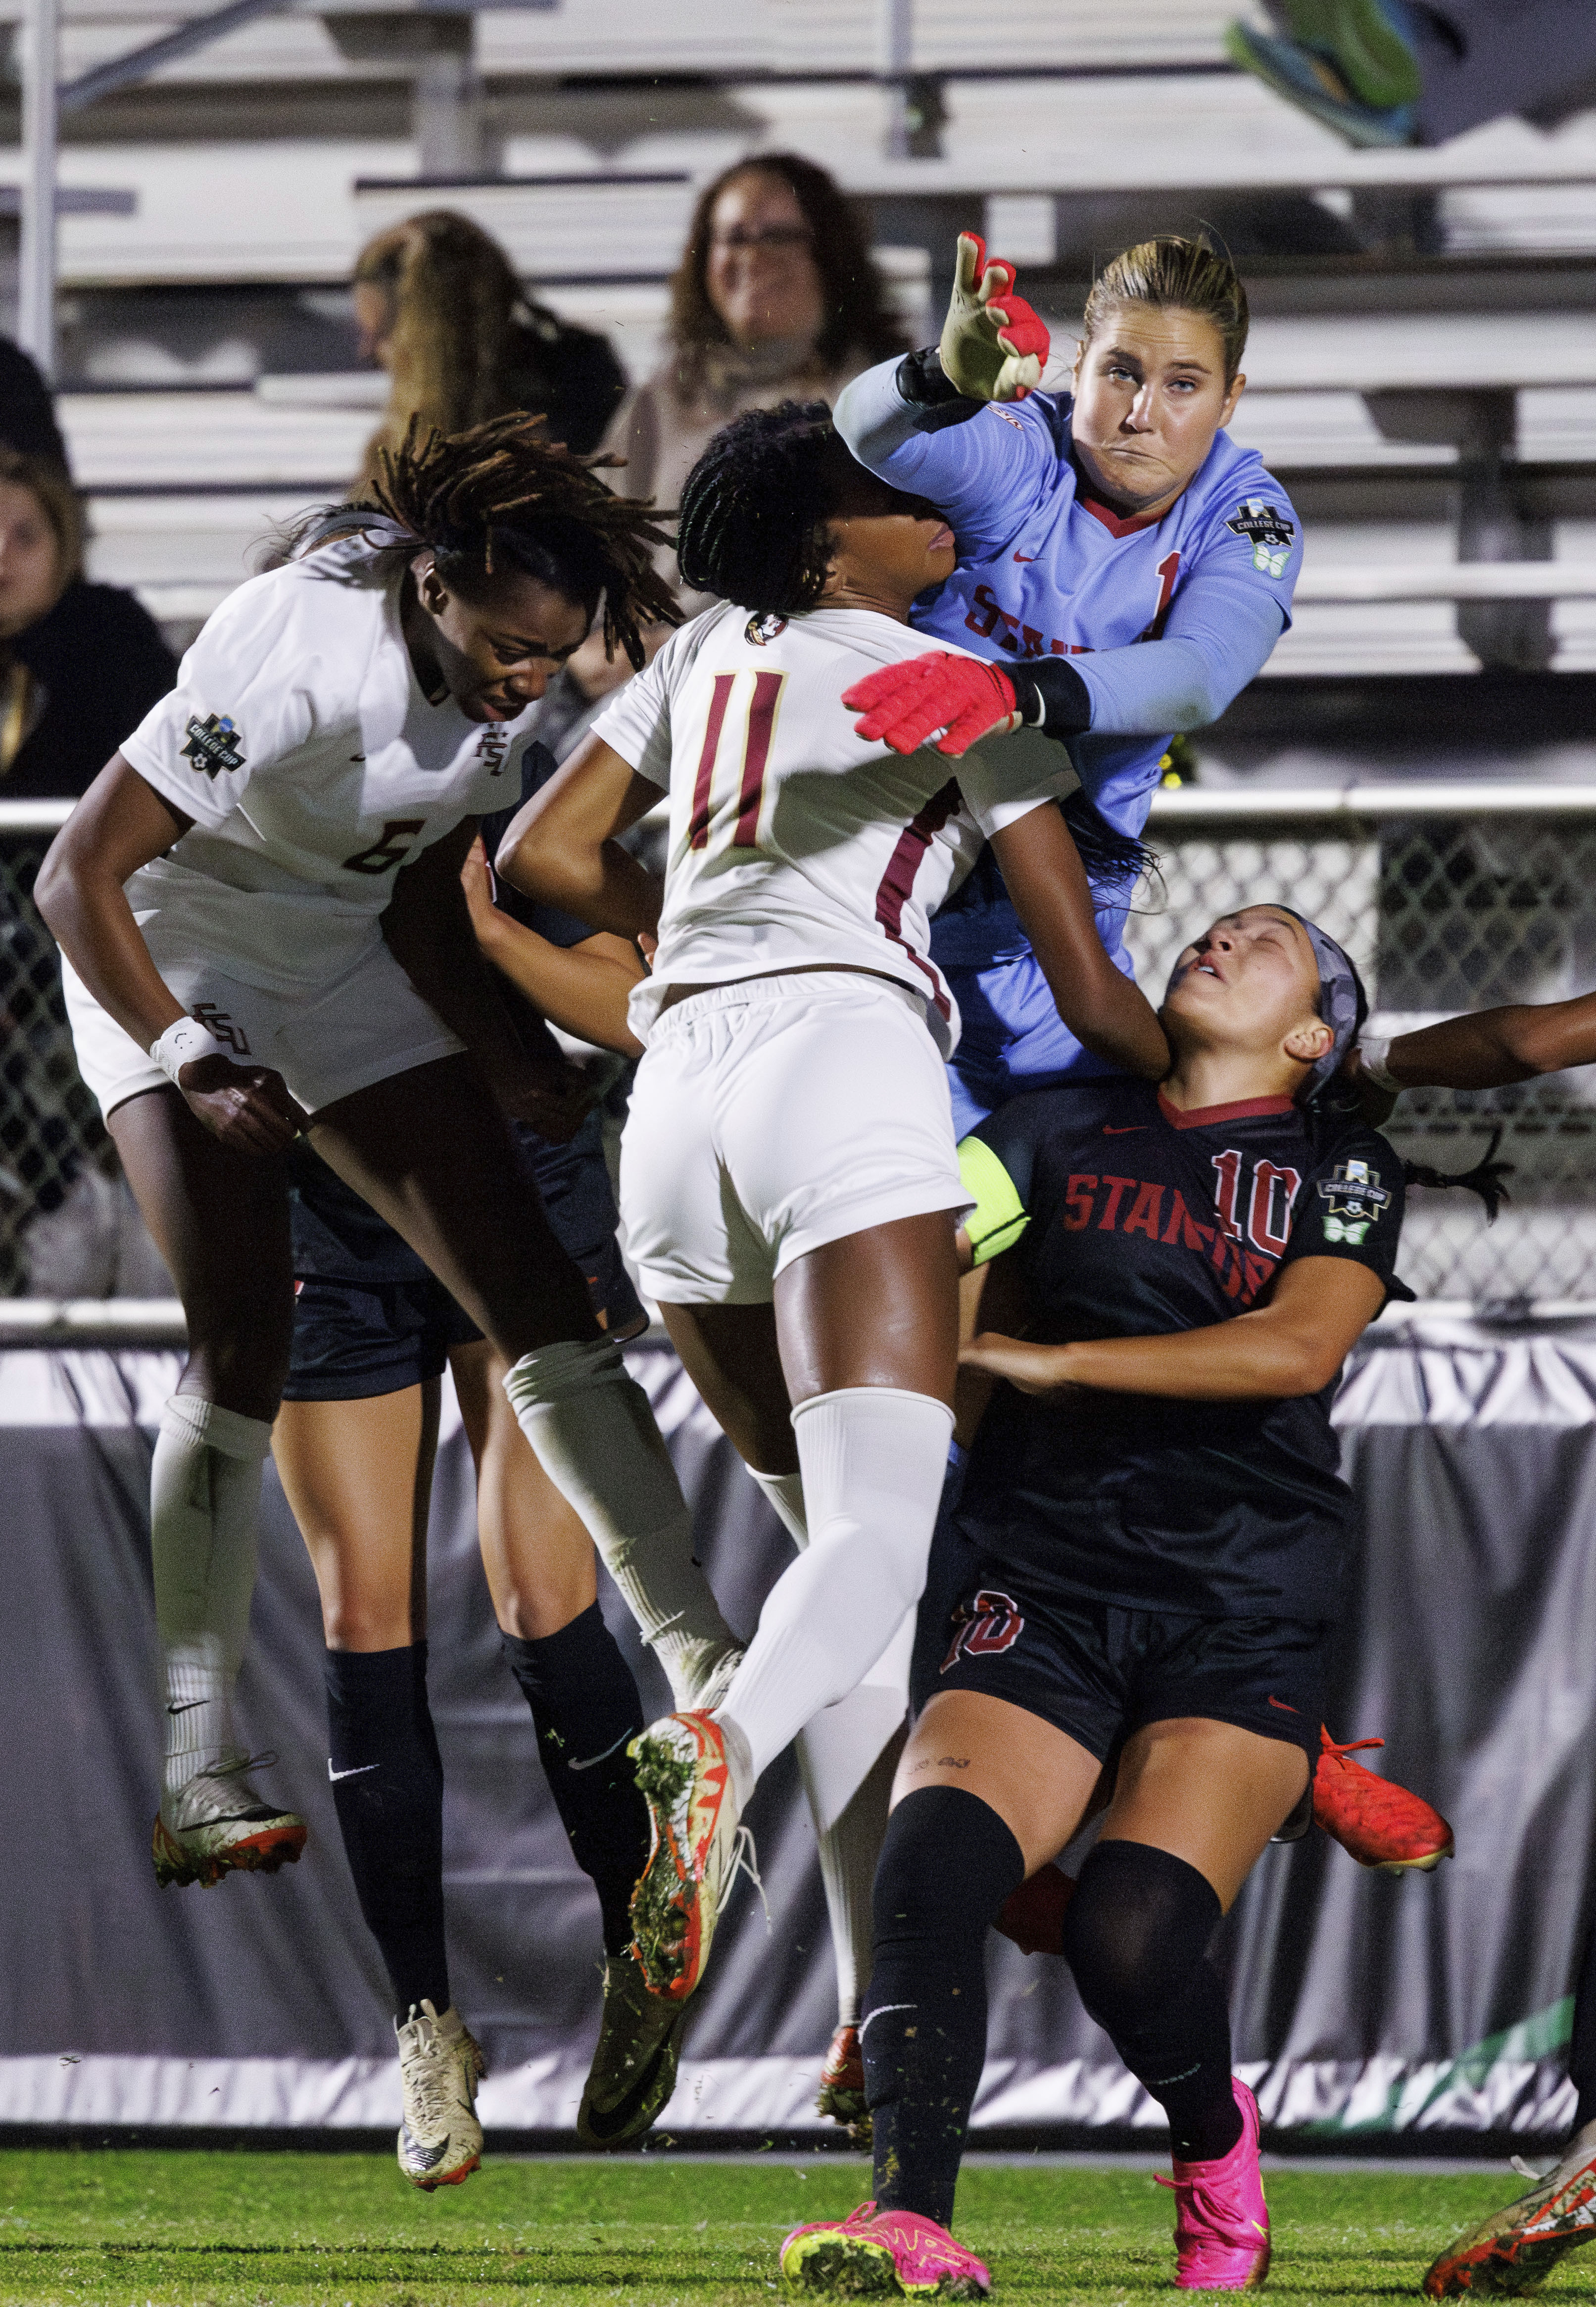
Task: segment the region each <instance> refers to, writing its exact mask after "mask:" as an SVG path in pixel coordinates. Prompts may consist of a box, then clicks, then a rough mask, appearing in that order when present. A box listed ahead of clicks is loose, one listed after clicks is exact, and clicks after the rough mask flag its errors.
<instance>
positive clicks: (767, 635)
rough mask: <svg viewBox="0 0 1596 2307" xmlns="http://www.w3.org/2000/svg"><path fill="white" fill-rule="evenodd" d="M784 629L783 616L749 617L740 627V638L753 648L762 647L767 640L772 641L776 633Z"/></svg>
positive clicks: (784, 620) (785, 627) (785, 626)
mask: <svg viewBox="0 0 1596 2307" xmlns="http://www.w3.org/2000/svg"><path fill="white" fill-rule="evenodd" d="M786 629H787V621H786V619H785V617H750V619H749V621H748V622H747V624H745V625H744V626H743V628H742V638H743V639H744V640H745V641H747V642H749V643H750V644H751V646H752V647H753V648H764V646H765V644H766V642H767V641H773V640H774V639H776V637H777V633H785V631H786Z"/></svg>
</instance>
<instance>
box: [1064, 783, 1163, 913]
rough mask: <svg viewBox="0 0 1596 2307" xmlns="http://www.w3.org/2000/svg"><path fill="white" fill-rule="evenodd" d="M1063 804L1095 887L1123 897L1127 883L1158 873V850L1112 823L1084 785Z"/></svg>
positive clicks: (1087, 873)
mask: <svg viewBox="0 0 1596 2307" xmlns="http://www.w3.org/2000/svg"><path fill="white" fill-rule="evenodd" d="M1059 806H1060V810H1061V811H1062V813H1063V818H1064V822H1065V824H1066V825H1067V826H1068V828H1069V834H1070V838H1071V840H1072V841H1073V842H1074V843H1075V845H1076V848H1077V850H1078V851H1079V853H1080V861H1081V863H1082V864H1083V865H1084V866H1085V870H1086V879H1088V880H1089V881H1090V882H1091V883H1092V885H1093V887H1094V888H1101V889H1102V890H1103V892H1104V893H1105V894H1107V893H1109V892H1113V893H1114V896H1115V897H1116V898H1119V897H1120V896H1123V895H1124V894H1125V890H1124V885H1125V884H1126V883H1127V882H1128V883H1130V884H1132V885H1133V886H1134V884H1135V883H1137V881H1139V880H1140V879H1141V878H1142V876H1143V874H1144V873H1146V874H1149V875H1156V874H1157V873H1158V870H1159V857H1158V852H1157V850H1156V849H1153V848H1149V846H1148V845H1147V844H1146V842H1145V841H1138V840H1137V837H1136V836H1135V834H1134V833H1121V832H1120V830H1119V828H1117V827H1116V826H1112V825H1111V824H1110V823H1109V821H1108V819H1107V818H1106V817H1104V815H1103V811H1102V810H1100V809H1099V808H1098V807H1097V806H1096V804H1095V803H1094V802H1093V800H1092V798H1091V796H1090V794H1088V793H1086V792H1085V788H1084V787H1079V786H1077V789H1076V791H1075V792H1074V793H1069V794H1068V795H1067V796H1066V797H1065V799H1064V800H1063V801H1062V802H1060V804H1059Z"/></svg>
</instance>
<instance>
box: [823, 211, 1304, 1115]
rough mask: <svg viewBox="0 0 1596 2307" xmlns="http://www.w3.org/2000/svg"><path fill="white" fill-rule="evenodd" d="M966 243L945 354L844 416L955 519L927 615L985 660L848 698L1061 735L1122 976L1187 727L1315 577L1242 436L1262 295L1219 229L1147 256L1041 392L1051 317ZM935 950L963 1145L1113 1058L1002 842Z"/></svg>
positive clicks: (950, 914) (968, 887)
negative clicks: (1100, 1047) (1252, 305)
mask: <svg viewBox="0 0 1596 2307" xmlns="http://www.w3.org/2000/svg"><path fill="white" fill-rule="evenodd" d="M958 256H959V261H958V276H957V283H956V286H955V289H954V295H953V301H952V304H951V305H950V306H949V309H948V321H947V324H946V326H945V327H944V329H943V331H942V338H941V342H940V346H933V347H930V348H928V349H927V350H925V351H923V352H918V353H910V354H908V355H907V356H905V358H904V359H902V360H899V361H885V362H883V363H881V364H880V366H879V367H876V368H872V369H870V370H867V371H866V372H865V373H864V374H863V375H862V376H861V377H859V378H857V379H855V381H854V382H853V383H852V384H850V385H849V386H848V387H847V388H846V389H845V391H844V392H843V394H842V396H841V398H840V399H839V400H838V403H837V429H838V431H839V432H840V433H842V435H843V437H844V439H845V441H846V442H847V444H848V446H849V448H850V449H851V450H853V452H854V456H855V457H856V458H858V459H859V460H860V461H861V463H862V464H864V465H867V466H869V467H870V468H871V471H873V472H876V473H879V474H880V476H882V478H883V479H887V480H889V481H891V482H892V483H893V484H894V485H896V486H897V487H898V488H901V489H904V490H907V491H911V492H913V493H915V494H917V495H920V496H923V497H927V498H929V499H930V500H931V502H933V503H934V504H935V505H937V506H938V507H939V509H940V510H942V511H943V512H945V513H946V514H947V516H948V519H949V521H950V522H951V523H952V525H953V527H954V531H955V534H956V536H957V540H958V550H959V558H958V562H957V567H956V568H955V570H954V572H953V575H952V576H951V577H950V578H949V579H948V580H947V582H946V583H945V584H944V585H942V586H941V587H940V588H939V589H938V591H936V592H935V593H934V594H931V595H927V596H922V600H921V601H920V602H919V603H918V604H917V605H916V607H915V610H914V623H915V625H916V626H917V627H918V628H919V629H920V630H922V631H923V632H924V634H925V635H926V638H927V640H928V642H929V643H931V644H933V645H934V642H935V640H936V639H937V638H938V637H939V636H940V637H943V638H945V639H947V640H948V642H950V643H953V644H956V645H957V648H960V649H963V650H974V652H975V653H976V655H977V656H980V657H982V658H985V659H988V660H990V662H989V663H987V664H983V665H971V664H970V663H969V662H968V660H967V659H963V660H961V659H960V658H958V657H955V656H948V655H944V654H942V653H941V652H939V651H936V650H935V649H934V646H933V648H931V650H929V651H928V654H927V655H926V656H924V657H922V658H920V659H915V660H911V661H910V662H909V663H907V664H905V665H900V666H895V667H891V668H888V669H886V670H884V671H883V672H882V673H880V674H878V675H877V676H875V678H874V680H873V681H872V682H869V683H866V684H863V685H862V690H869V692H870V693H869V695H868V696H866V695H864V694H863V693H862V690H855V691H850V692H849V699H848V701H849V702H850V703H851V704H852V703H858V704H860V705H862V706H863V707H864V708H867V709H868V714H869V720H868V727H867V729H866V733H868V734H870V735H871V736H875V737H884V738H886V740H887V742H888V743H890V744H893V745H896V746H898V747H899V748H900V750H905V751H907V750H913V747H914V745H915V744H918V743H921V742H923V741H924V739H925V738H926V737H927V736H928V735H930V734H931V733H932V732H933V731H935V730H938V729H946V730H947V732H948V733H947V734H946V735H945V736H944V737H943V739H942V741H941V745H942V750H944V751H946V752H948V753H949V754H957V753H958V752H962V751H963V750H965V748H966V747H967V746H968V745H969V744H971V743H973V742H974V739H975V737H976V736H977V735H978V734H981V733H983V732H985V731H987V730H989V729H991V728H993V727H994V726H998V725H1003V724H1005V723H1007V724H1008V725H1009V726H1018V725H1021V724H1022V723H1025V724H1030V725H1039V726H1042V727H1043V728H1045V729H1046V731H1047V733H1048V734H1049V735H1050V736H1053V737H1056V738H1058V739H1059V740H1060V741H1061V742H1063V743H1064V744H1066V745H1067V746H1068V749H1069V753H1070V756H1071V759H1073V761H1074V763H1075V766H1076V769H1077V774H1078V776H1079V778H1080V783H1081V792H1080V794H1079V795H1076V796H1072V797H1071V800H1070V801H1069V802H1068V803H1067V804H1066V815H1067V817H1068V819H1069V820H1070V825H1071V829H1072V831H1074V833H1075V835H1076V839H1077V845H1079V847H1080V849H1081V852H1082V854H1083V856H1084V857H1085V862H1086V865H1087V869H1088V871H1089V873H1090V874H1091V878H1092V882H1093V888H1094V894H1095V895H1096V897H1097V900H1098V909H1099V910H1098V926H1099V928H1100V930H1101V931H1102V935H1103V943H1104V945H1105V946H1106V947H1107V948H1108V949H1109V951H1110V953H1111V955H1112V956H1114V958H1115V960H1116V961H1117V962H1118V964H1119V965H1120V968H1121V969H1122V970H1124V972H1125V973H1126V974H1127V975H1131V974H1132V973H1133V972H1132V968H1131V963H1130V957H1129V956H1128V953H1127V952H1126V950H1125V943H1124V926H1125V920H1126V914H1127V911H1128V905H1129V900H1130V896H1131V893H1132V890H1133V888H1134V884H1135V879H1136V874H1137V870H1138V865H1139V859H1140V850H1139V840H1140V836H1141V833H1142V829H1143V828H1144V827H1145V825H1146V820H1147V810H1148V806H1149V804H1150V802H1151V800H1152V796H1153V793H1154V788H1155V786H1156V785H1157V784H1158V781H1159V776H1160V774H1161V771H1160V763H1161V761H1162V759H1163V754H1164V752H1165V750H1166V749H1167V747H1168V745H1169V742H1170V739H1171V735H1173V734H1174V733H1176V732H1177V731H1181V730H1187V729H1196V728H1200V727H1202V726H1203V725H1205V724H1206V723H1207V722H1210V721H1213V720H1214V719H1216V718H1217V716H1219V715H1220V714H1221V713H1223V711H1224V709H1225V708H1226V706H1227V705H1229V703H1230V702H1231V699H1232V698H1233V697H1235V696H1236V695H1237V694H1238V693H1239V692H1240V690H1242V689H1244V688H1245V687H1246V685H1247V683H1248V682H1249V681H1250V680H1251V679H1252V677H1253V675H1254V674H1255V673H1257V671H1258V670H1259V668H1260V667H1261V666H1262V665H1263V664H1264V663H1265V661H1266V658H1267V657H1268V655H1269V652H1270V651H1271V649H1272V648H1274V644H1275V642H1276V641H1277V640H1278V639H1279V638H1280V636H1281V634H1282V633H1283V631H1284V630H1285V627H1286V625H1287V623H1288V622H1290V616H1291V593H1292V590H1293V587H1294V586H1295V584H1296V579H1297V573H1298V570H1299V569H1300V566H1301V540H1300V534H1299V528H1298V523H1297V519H1296V515H1295V513H1294V512H1293V511H1292V509H1291V502H1290V501H1289V499H1288V498H1287V497H1286V495H1285V493H1284V492H1283V489H1282V488H1281V486H1280V485H1279V483H1278V482H1277V481H1275V480H1274V479H1273V478H1272V477H1271V476H1270V475H1269V473H1268V471H1267V470H1266V467H1265V466H1264V464H1263V462H1262V460H1261V459H1259V458H1258V457H1257V455H1256V454H1255V453H1254V452H1253V451H1252V450H1248V449H1242V448H1239V447H1238V446H1237V444H1236V443H1235V442H1233V441H1231V439H1230V437H1229V435H1228V434H1227V433H1225V431H1224V429H1223V428H1224V426H1225V425H1226V424H1227V423H1228V422H1229V420H1230V418H1231V415H1232V414H1233V413H1234V410H1235V407H1236V403H1237V400H1238V399H1239V398H1240V392H1241V389H1242V386H1243V384H1244V383H1245V382H1246V380H1245V378H1244V377H1243V376H1242V375H1241V373H1240V362H1241V355H1242V351H1243V348H1244V347H1245V345H1246V341H1247V326H1248V315H1247V297H1246V292H1245V291H1244V289H1243V288H1242V286H1241V283H1240V280H1239V279H1238V278H1237V276H1236V273H1235V271H1234V270H1233V269H1232V267H1231V264H1230V262H1228V260H1227V259H1225V258H1223V257H1222V256H1218V255H1215V254H1214V252H1213V251H1212V250H1210V249H1208V248H1206V247H1205V246H1204V245H1203V244H1201V243H1200V242H1197V241H1190V240H1180V239H1174V238H1165V239H1160V240H1153V241H1147V242H1145V243H1144V244H1142V245H1140V246H1139V247H1137V248H1132V249H1129V250H1128V251H1127V252H1126V253H1124V254H1123V255H1122V256H1120V257H1117V258H1116V259H1115V260H1114V262H1112V263H1111V264H1110V265H1109V266H1108V267H1107V268H1106V270H1104V271H1103V273H1102V275H1101V276H1100V277H1099V279H1098V280H1097V282H1096V285H1095V287H1094V288H1093V291H1092V294H1091V296H1090V297H1089V298H1088V299H1087V303H1086V309H1085V333H1084V337H1083V340H1082V344H1081V347H1080V353H1079V356H1078V359H1077V364H1076V369H1075V374H1074V379H1073V383H1074V387H1075V390H1074V391H1073V393H1051V392H1044V391H1042V390H1038V387H1039V385H1040V382H1041V378H1042V370H1043V362H1044V360H1045V359H1046V356H1047V352H1048V337H1047V330H1046V329H1045V327H1044V326H1043V323H1042V322H1041V321H1040V320H1038V318H1037V317H1036V315H1035V313H1033V312H1032V311H1031V308H1030V307H1029V305H1028V304H1025V302H1024V300H1023V299H1022V298H1020V297H1018V296H1016V295H1015V294H1014V293H1013V283H1014V271H1013V267H1012V266H1010V265H1008V264H1005V263H1002V262H991V263H990V264H989V263H988V262H987V259H986V253H985V249H984V247H983V245H982V242H981V241H980V240H979V239H978V238H977V237H976V236H974V235H973V234H966V235H965V236H962V237H961V238H960V241H959V251H958ZM931 949H932V952H933V954H934V955H935V957H936V959H937V961H938V963H939V965H940V967H941V968H942V970H943V971H944V972H945V973H946V974H947V975H948V978H949V980H950V982H952V984H953V986H954V990H955V991H956V993H957V999H958V1005H959V1008H960V1011H961V1013H962V1015H963V1018H964V1037H963V1039H962V1041H961V1042H960V1044H959V1048H958V1051H957V1054H956V1056H955V1058H954V1059H953V1063H952V1069H951V1070H952V1089H953V1106H954V1119H955V1122H956V1124H957V1129H958V1133H959V1135H960V1136H963V1135H964V1134H965V1132H966V1131H968V1130H970V1129H973V1128H974V1127H975V1126H976V1124H977V1123H978V1122H980V1121H982V1119H985V1117H986V1115H987V1114H989V1113H990V1112H991V1111H993V1110H994V1109H995V1108H996V1107H998V1106H1000V1105H1001V1104H1003V1103H1004V1102H1006V1100H1008V1098H1010V1097H1012V1096H1015V1095H1017V1094H1018V1093H1020V1092H1022V1091H1025V1090H1034V1089H1042V1088H1046V1087H1049V1086H1051V1085H1054V1084H1056V1083H1058V1082H1060V1081H1062V1080H1064V1079H1066V1078H1068V1077H1074V1076H1080V1077H1081V1078H1091V1077H1093V1076H1101V1075H1102V1074H1103V1072H1104V1071H1105V1068H1104V1066H1103V1061H1102V1060H1101V1059H1097V1058H1094V1057H1093V1056H1092V1055H1091V1053H1090V1051H1086V1050H1085V1049H1083V1048H1082V1046H1081V1044H1080V1043H1079V1042H1077V1040H1076V1038H1075V1036H1074V1035H1073V1034H1072V1033H1070V1032H1069V1031H1068V1027H1067V1026H1066V1025H1064V1024H1063V1022H1062V1020H1061V1019H1060V1016H1059V1014H1058V1012H1057V1010H1056V1008H1054V1006H1053V999H1052V996H1051V993H1050V992H1049V991H1048V989H1047V985H1046V983H1045V982H1044V981H1043V975H1042V973H1041V971H1040V969H1039V968H1038V967H1037V965H1036V963H1035V960H1034V957H1033V956H1032V953H1031V949H1030V947H1029V945H1028V944H1027V943H1026V940H1025V934H1024V932H1023V931H1022V930H1021V928H1020V926H1019V922H1018V920H1017V916H1016V913H1015V911H1014V908H1013V906H1012V905H1011V904H1010V903H1009V901H1008V893H1007V891H1006V890H1005V888H1004V887H1003V882H1002V878H1001V876H1000V873H999V871H998V870H997V867H996V865H995V864H994V863H993V862H992V860H991V855H990V853H988V854H986V855H984V856H983V857H982V862H981V863H980V864H979V865H978V866H977V868H976V870H975V871H974V873H973V874H972V875H971V876H970V878H969V879H968V880H967V881H966V882H965V886H964V888H962V889H961V890H960V891H959V892H958V894H957V896H955V897H954V898H953V899H952V900H951V901H950V902H949V904H948V905H945V906H944V908H943V910H942V912H941V913H940V915H939V916H938V918H937V921H936V922H935V924H934V925H933V931H932V948H931Z"/></svg>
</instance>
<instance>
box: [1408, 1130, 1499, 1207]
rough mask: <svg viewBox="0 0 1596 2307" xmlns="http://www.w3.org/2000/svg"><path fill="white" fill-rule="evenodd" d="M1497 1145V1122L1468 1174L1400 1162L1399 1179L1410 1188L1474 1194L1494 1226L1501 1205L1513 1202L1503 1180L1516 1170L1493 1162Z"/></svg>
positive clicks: (1423, 1164) (1421, 1164)
mask: <svg viewBox="0 0 1596 2307" xmlns="http://www.w3.org/2000/svg"><path fill="white" fill-rule="evenodd" d="M1501 1142H1502V1125H1501V1123H1500V1122H1498V1123H1497V1126H1496V1128H1494V1129H1493V1130H1492V1131H1491V1133H1490V1144H1489V1145H1488V1146H1487V1147H1486V1149H1485V1151H1484V1153H1482V1154H1481V1155H1480V1159H1479V1160H1478V1162H1475V1164H1474V1166H1473V1168H1472V1170H1432V1169H1430V1168H1429V1166H1428V1164H1427V1163H1425V1162H1403V1165H1402V1171H1403V1177H1404V1178H1405V1179H1406V1180H1407V1182H1408V1184H1409V1185H1410V1186H1435V1187H1438V1188H1446V1187H1449V1186H1458V1187H1461V1188H1462V1189H1463V1192H1464V1193H1466V1194H1478V1195H1479V1196H1480V1200H1481V1201H1482V1202H1483V1203H1484V1204H1485V1222H1486V1224H1487V1225H1495V1223H1496V1222H1497V1211H1498V1210H1499V1209H1500V1208H1501V1206H1502V1204H1503V1203H1504V1202H1510V1201H1511V1200H1512V1199H1513V1196H1512V1195H1511V1194H1510V1193H1509V1192H1508V1190H1507V1187H1506V1179H1509V1178H1511V1177H1512V1175H1513V1172H1514V1169H1515V1168H1516V1166H1517V1164H1516V1163H1515V1162H1498V1161H1497V1146H1498V1145H1500V1144H1501Z"/></svg>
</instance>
